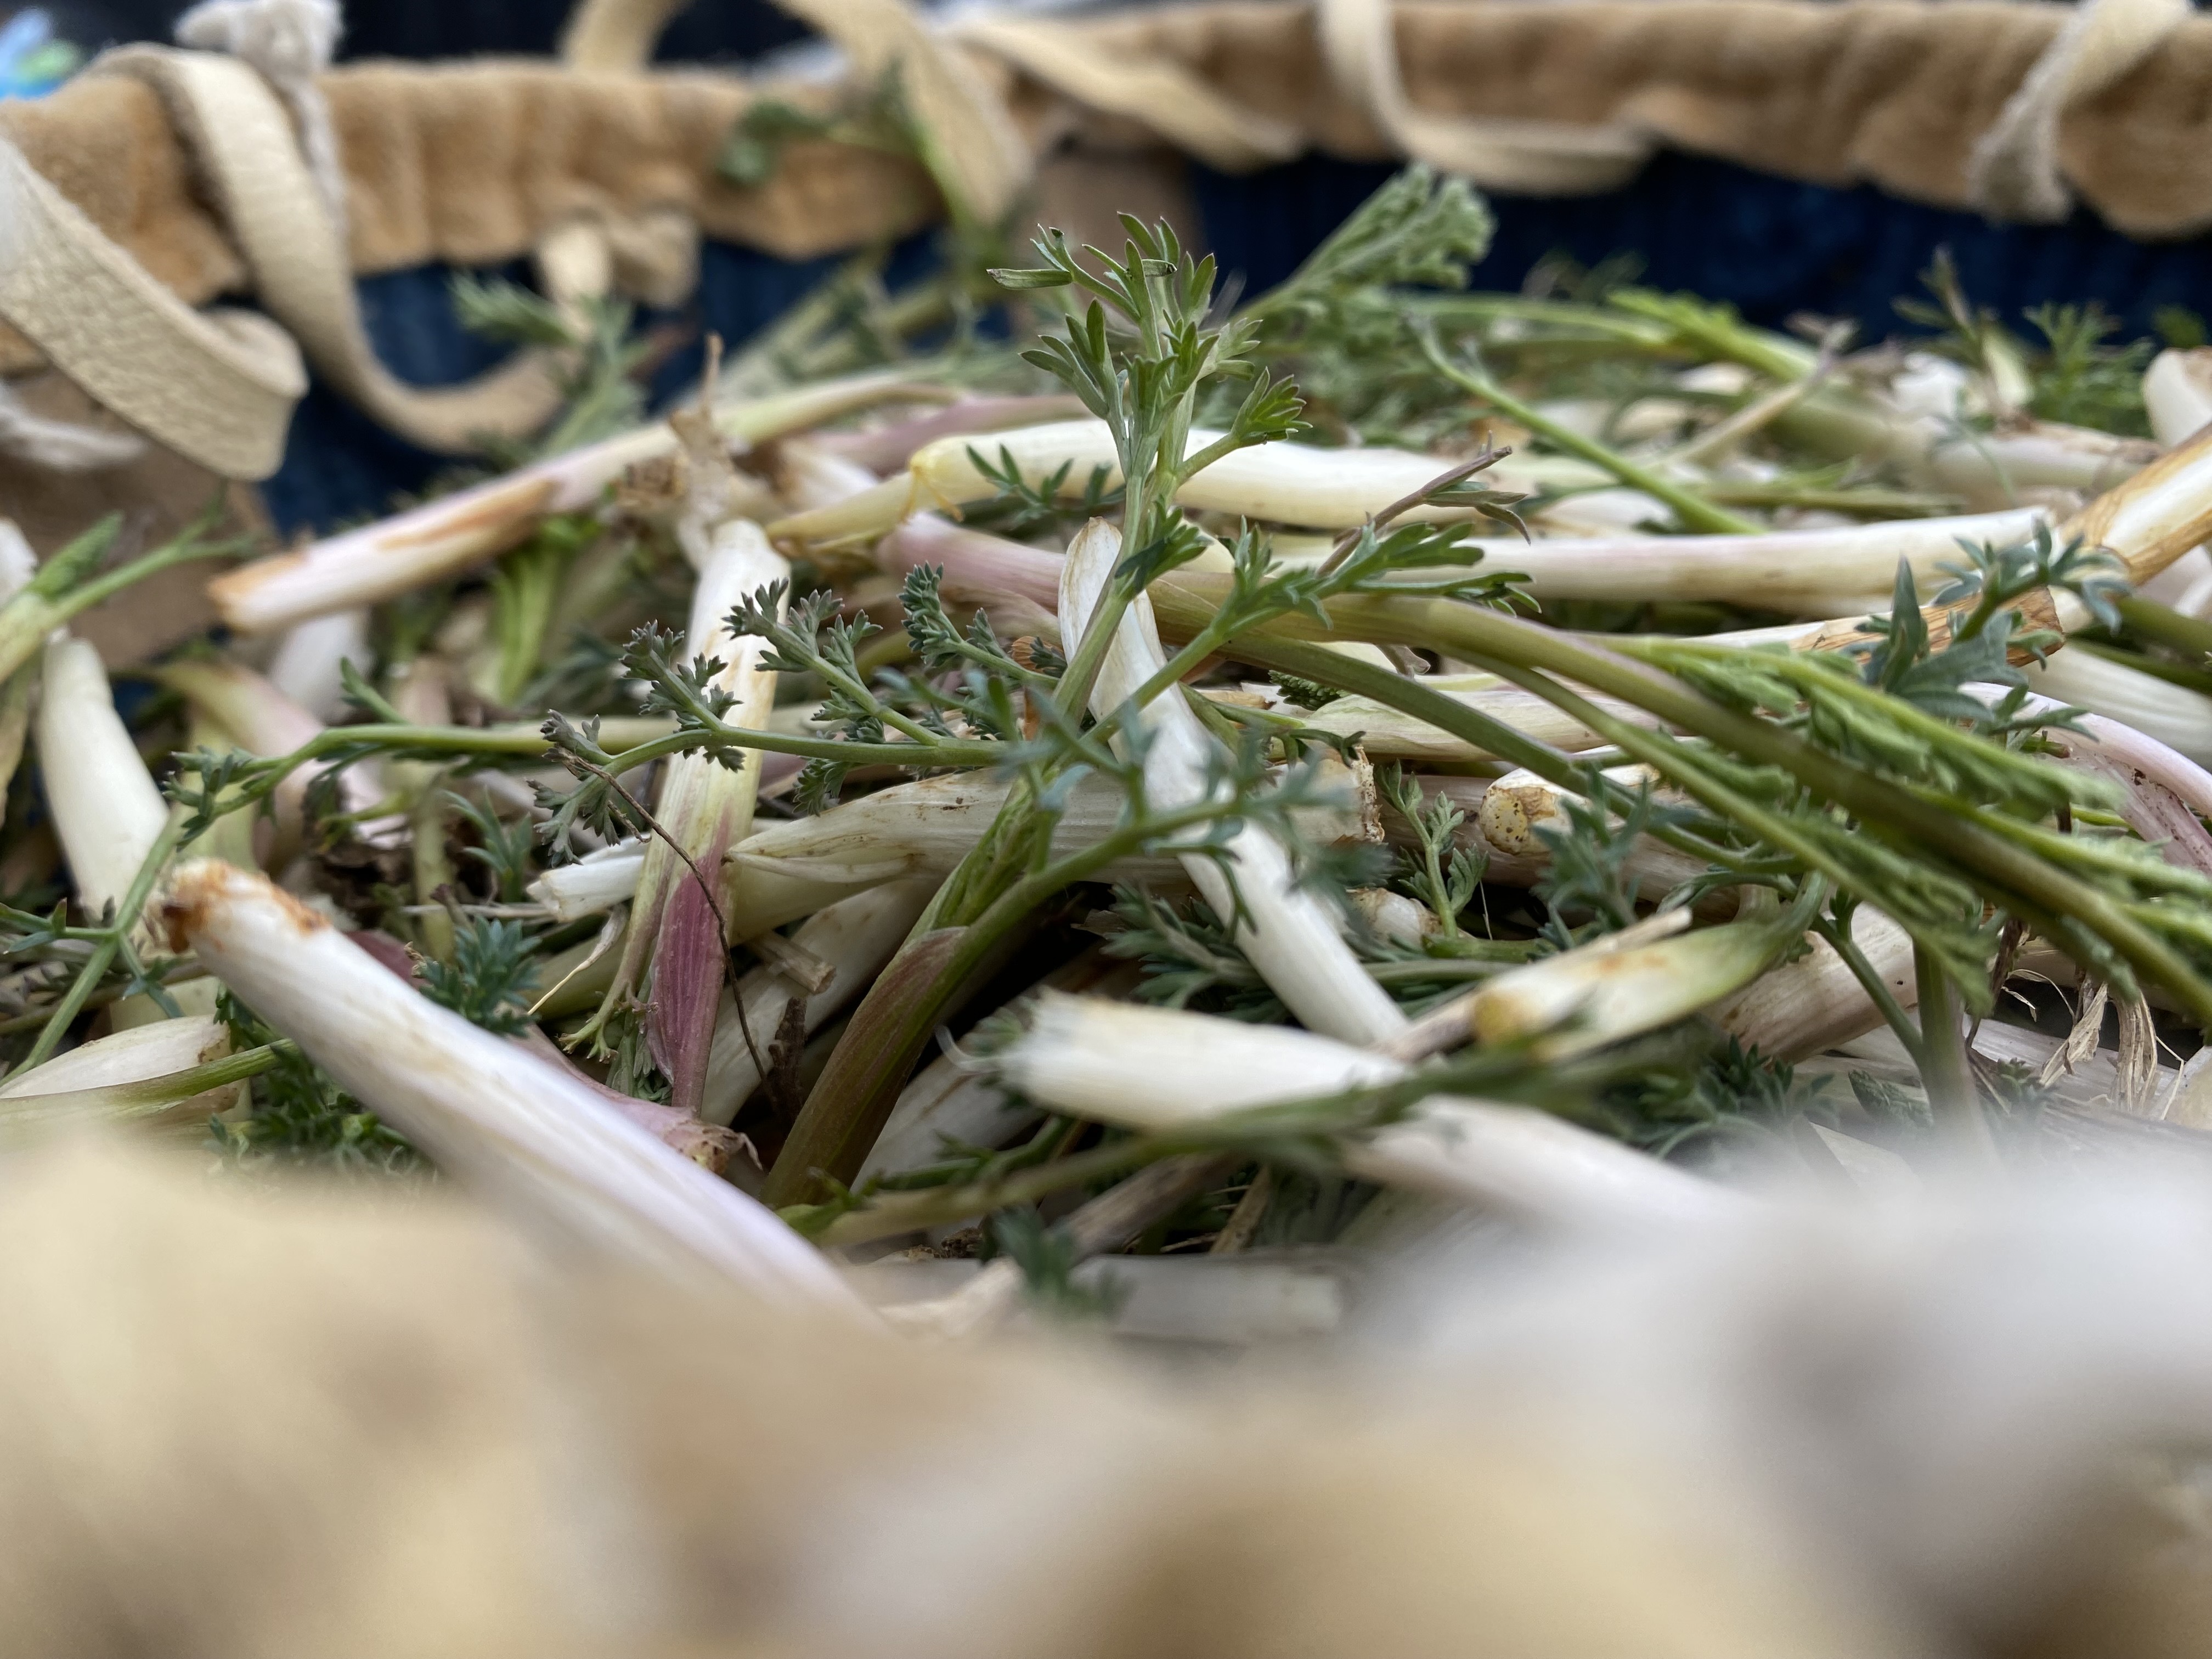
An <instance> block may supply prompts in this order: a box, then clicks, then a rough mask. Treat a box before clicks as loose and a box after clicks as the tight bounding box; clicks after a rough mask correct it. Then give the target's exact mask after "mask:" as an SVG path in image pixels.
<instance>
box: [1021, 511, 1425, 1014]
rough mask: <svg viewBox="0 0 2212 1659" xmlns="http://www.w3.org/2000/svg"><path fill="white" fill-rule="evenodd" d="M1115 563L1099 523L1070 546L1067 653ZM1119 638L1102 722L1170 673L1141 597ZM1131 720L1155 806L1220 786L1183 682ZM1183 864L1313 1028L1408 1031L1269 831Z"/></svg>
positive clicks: (1093, 625)
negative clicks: (1139, 734) (1135, 723)
mask: <svg viewBox="0 0 2212 1659" xmlns="http://www.w3.org/2000/svg"><path fill="white" fill-rule="evenodd" d="M1120 562H1121V536H1120V535H1119V534H1118V533H1117V532H1115V529H1114V527H1113V526H1111V525H1109V524H1107V523H1105V522H1104V521H1103V520H1097V519H1094V520H1091V522H1090V523H1089V524H1087V525H1085V526H1084V527H1083V529H1082V531H1081V532H1079V533H1078V535H1077V536H1076V538H1075V540H1074V541H1073V544H1070V546H1069V547H1068V550H1067V562H1066V568H1065V570H1064V572H1063V574H1062V575H1061V577H1060V629H1061V638H1062V639H1063V641H1066V643H1067V644H1068V645H1069V646H1071V647H1073V646H1075V645H1076V644H1077V643H1078V642H1079V641H1084V640H1085V638H1086V637H1087V635H1088V634H1089V632H1090V630H1091V629H1097V628H1098V627H1100V626H1102V625H1103V621H1102V619H1101V618H1100V617H1099V614H1098V613H1099V611H1100V610H1101V608H1102V606H1101V600H1102V598H1103V594H1104V592H1105V591H1106V588H1107V586H1108V585H1109V582H1110V581H1111V580H1112V577H1113V573H1114V570H1115V567H1116V566H1117V565H1118V564H1119V563H1120ZM1166 665H1167V653H1166V652H1165V651H1164V650H1163V649H1162V648H1161V646H1160V642H1159V635H1158V631H1157V630H1156V629H1154V628H1153V626H1152V605H1151V602H1150V601H1149V600H1148V599H1146V598H1145V596H1144V595H1143V594H1141V593H1140V594H1139V595H1138V596H1137V597H1136V599H1134V601H1133V603H1132V604H1131V605H1129V606H1128V608H1127V610H1125V611H1123V612H1122V613H1121V620H1120V622H1119V623H1118V624H1116V625H1115V639H1114V641H1113V642H1112V645H1111V646H1110V647H1109V650H1108V652H1107V653H1106V655H1105V658H1104V659H1103V663H1102V665H1101V666H1100V670H1099V674H1098V678H1097V684H1096V685H1095V686H1094V688H1093V689H1092V691H1091V706H1092V708H1093V710H1094V711H1095V712H1096V713H1097V714H1098V715H1099V716H1100V717H1101V718H1103V717H1105V716H1107V715H1109V714H1113V713H1115V711H1116V710H1118V709H1120V708H1121V707H1122V705H1123V704H1124V703H1127V702H1134V701H1136V700H1137V699H1138V698H1139V697H1140V696H1143V695H1144V693H1145V692H1146V690H1147V689H1148V688H1149V687H1150V686H1151V685H1152V682H1153V680H1154V679H1155V678H1156V677H1157V676H1158V675H1159V674H1160V672H1161V671H1162V670H1163V669H1164V668H1165V666H1166ZM1137 719H1138V720H1139V723H1140V725H1141V727H1142V736H1143V749H1142V755H1143V767H1144V785H1143V787H1144V791H1145V794H1146V798H1147V799H1149V800H1150V801H1151V802H1152V804H1153V805H1157V806H1176V805H1183V804H1185V803H1186V802H1188V801H1190V800H1192V799H1197V798H1199V797H1200V796H1202V795H1203V794H1205V793H1206V792H1207V791H1208V790H1209V789H1224V788H1226V787H1227V784H1226V781H1225V780H1223V779H1219V778H1218V777H1217V776H1216V775H1214V774H1215V767H1214V763H1213V762H1212V755H1213V753H1214V750H1215V741H1214V739H1213V738H1212V737H1211V736H1210V735H1209V734H1208V733H1207V732H1206V729H1205V728H1204V727H1203V726H1200V724H1199V722H1198V718H1197V716H1196V715H1194V714H1192V712H1191V710H1190V708H1189V705H1188V704H1187V703H1186V702H1184V701H1183V697H1182V689H1181V687H1180V686H1176V685H1170V686H1169V687H1168V688H1167V690H1166V691H1165V692H1164V694H1161V695H1158V696H1154V697H1153V698H1152V701H1151V702H1147V703H1146V704H1144V705H1143V707H1142V708H1140V710H1139V713H1138V715H1137ZM1122 741H1123V742H1124V743H1125V744H1127V743H1129V742H1131V741H1133V736H1130V737H1125V738H1123V739H1122ZM1183 868H1184V870H1185V871H1186V872H1188V875H1189V877H1190V878H1191V881H1192V883H1193V884H1194V885H1195V886H1196V887H1197V889H1198V890H1199V891H1200V893H1201V894H1202V895H1203V896H1205V898H1206V902H1207V904H1209V905H1210V906H1212V909H1213V913H1214V914H1215V915H1218V916H1225V917H1229V918H1231V919H1232V937H1233V938H1234V939H1236V942H1237V945H1238V947H1239V948H1240V949H1241V950H1242V951H1243V952H1244V954H1245V956H1246V957H1248V958H1249V960H1250V962H1251V963H1252V965H1253V966H1254V967H1255V968H1256V969H1259V971H1260V975H1261V977H1262V978H1263V979H1265V980H1266V981H1267V983H1268V984H1269V985H1270V986H1271V987H1273V989H1274V991H1275V994H1277V995H1278V996H1279V997H1281V998H1282V999H1283V1002H1284V1004H1285V1006H1287V1007H1288V1008H1289V1009H1290V1011H1291V1012H1292V1013H1293V1014H1295V1015H1297V1018H1298V1019H1299V1020H1300V1022H1301V1023H1303V1024H1304V1025H1305V1026H1306V1027H1307V1028H1308V1029H1309V1030H1316V1031H1320V1032H1322V1033H1323V1034H1324V1035H1326V1036H1334V1037H1337V1038H1340V1039H1341V1040H1342V1041H1344V1042H1353V1043H1358V1044H1363V1045H1364V1044H1367V1043H1371V1042H1380V1041H1382V1040H1383V1039H1384V1038H1386V1037H1389V1036H1394V1035H1395V1034H1396V1033H1397V1032H1398V1031H1399V1030H1402V1029H1403V1028H1404V1026H1405V1024H1406V1018H1405V1016H1404V1015H1403V1014H1401V1013H1400V1012H1398V1006H1397V1004H1396V1003H1395V1002H1393V1001H1392V1000H1390V998H1389V994H1388V993H1386V992H1385V991H1384V990H1383V987H1381V986H1379V985H1377V984H1376V982H1375V981H1373V980H1372V979H1370V977H1369V976H1368V975H1367V973H1366V972H1365V970H1364V969H1362V968H1361V967H1360V965H1359V962H1358V958H1357V957H1354V956H1353V955H1352V951H1350V949H1349V948H1348V947H1346V945H1345V943H1344V939H1343V935H1342V933H1341V931H1340V924H1339V921H1338V918H1337V917H1335V916H1334V915H1331V914H1330V912H1329V911H1328V909H1327V908H1325V907H1324V905H1323V904H1322V901H1321V900H1320V899H1319V898H1318V897H1317V896H1316V895H1314V894H1313V893H1312V892H1310V891H1308V890H1304V889H1301V888H1300V887H1299V886H1298V885H1297V882H1296V879H1295V877H1294V874H1293V872H1292V870H1291V861H1290V858H1289V855H1288V854H1287V853H1286V852H1285V850H1284V848H1283V847H1282V845H1281V843H1280V842H1277V841H1275V840H1274V839H1273V837H1272V836H1269V835H1268V834H1267V831H1265V830H1264V829H1259V828H1257V827H1256V826H1246V827H1243V828H1241V829H1238V830H1237V831H1236V832H1234V833H1233V834H1232V836H1231V837H1230V839H1229V840H1228V841H1227V842H1225V843H1218V844H1217V845H1216V846H1215V847H1213V848H1210V849H1209V850H1208V851H1206V852H1200V853H1194V854H1188V855H1186V856H1185V858H1184V860H1183Z"/></svg>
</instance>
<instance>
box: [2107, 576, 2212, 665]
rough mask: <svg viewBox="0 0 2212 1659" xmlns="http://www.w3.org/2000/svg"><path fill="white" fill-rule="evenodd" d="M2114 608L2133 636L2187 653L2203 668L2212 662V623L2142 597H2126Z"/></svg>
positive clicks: (2115, 601) (2114, 601) (2136, 595)
mask: <svg viewBox="0 0 2212 1659" xmlns="http://www.w3.org/2000/svg"><path fill="white" fill-rule="evenodd" d="M2112 605H2113V608H2114V609H2115V610H2117V611H2118V612H2119V613H2120V620H2121V621H2122V622H2124V623H2126V624H2127V625H2128V631H2129V632H2130V633H2132V634H2135V635H2138V636H2140V637H2141V638H2143V639H2146V640H2148V641H2151V642H2152V643H2153V644H2154V645H2163V646H2167V647H2171V648H2172V649H2173V650H2176V651H2181V652H2185V653H2187V654H2188V655H2189V656H2190V657H2191V658H2192V659H2195V660H2196V662H2197V665H2200V666H2201V665H2202V664H2203V661H2204V660H2205V659H2207V658H2212V623H2209V622H2206V621H2204V620H2203V618H2201V617H2190V616H2185V615H2183V614H2182V613H2181V612H2180V611H2176V610H2173V609H2172V608H2171V607H2170V606H2167V605H2160V604H2159V603H2158V601H2157V600H2155V599H2145V598H2143V597H2142V594H2140V593H2129V594H2124V595H2123V596H2122V597H2120V598H2118V599H2114V600H2113V601H2112Z"/></svg>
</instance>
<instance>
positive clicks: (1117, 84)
mask: <svg viewBox="0 0 2212 1659" xmlns="http://www.w3.org/2000/svg"><path fill="white" fill-rule="evenodd" d="M951 39H952V40H956V41H957V42H958V43H959V44H960V45H962V46H968V47H970V48H972V49H974V50H975V51H978V52H988V53H989V54H990V55H991V56H993V57H994V58H1000V59H1002V60H1004V61H1005V62H1006V63H1008V64H1012V65H1013V66H1014V67H1015V68H1016V69H1018V70H1021V71H1022V72H1023V73H1024V75H1027V76H1030V78H1031V79H1033V80H1036V81H1037V82H1042V84H1043V85H1045V86H1048V87H1049V88H1052V89H1053V90H1054V92H1056V93H1059V94H1060V95H1061V96H1062V97H1064V98H1068V99H1072V100H1074V101H1075V102H1076V103H1077V104H1079V105H1081V106H1085V108H1089V109H1094V110H1098V111H1102V112H1105V113H1107V114H1110V115H1121V116H1126V117H1127V118H1129V119H1131V120H1133V121H1138V122H1140V123H1142V124H1143V125H1146V126H1147V127H1149V128H1151V129H1152V131H1154V132H1156V133H1158V135H1159V136H1160V137H1162V138H1164V139H1165V140H1167V142H1168V143H1170V144H1173V145H1174V146H1175V147H1176V149H1180V150H1182V151H1183V152H1184V153H1185V154H1186V155H1194V156H1196V157H1198V159H1199V160H1200V161H1204V162H1206V163H1207V164H1208V165H1209V166H1212V167H1220V168H1222V169H1224V170H1225V171H1227V172H1231V173H1243V172H1246V171H1249V169H1251V168H1254V167H1265V166H1267V164H1269V163H1270V162H1273V161H1289V160H1290V159H1291V157H1292V156H1294V155H1297V153H1298V152H1299V151H1300V150H1302V149H1304V148H1305V135H1304V133H1303V132H1301V131H1299V130H1298V129H1297V127H1296V126H1294V125H1291V123H1290V122H1288V121H1279V120H1276V119H1275V118H1273V117H1272V116H1267V115H1262V114H1261V113H1260V112H1258V111H1257V110H1254V109H1249V108H1247V107H1245V106H1243V105H1242V104H1238V103H1236V102H1234V101H1233V100H1231V99H1229V98H1227V97H1225V96H1224V95H1223V94H1221V93H1220V92H1219V91H1218V90H1217V89H1216V88H1214V87H1212V86H1211V85H1209V84H1208V83H1207V82H1206V81H1204V80H1203V79H1201V78H1200V76H1196V75H1194V74H1193V73H1192V72H1191V71H1190V70H1188V69H1186V68H1184V67H1183V65H1182V64H1178V63H1176V62H1175V61H1174V60H1173V59H1172V58H1158V57H1153V58H1139V57H1133V56H1130V55H1127V54H1124V53H1119V52H1099V51H1097V50H1096V49H1095V48H1093V47H1091V46H1088V45H1086V43H1085V41H1084V40H1082V39H1081V37H1079V36H1078V35H1075V34H1072V33H1069V32H1068V30H1067V29H1066V27H1062V26H1060V25H1058V24H1055V23H1052V22H1049V21H1040V20H1035V19H1028V18H1018V17H978V18H975V19H972V20H969V21H964V22H961V23H957V24H955V25H954V26H953V27H952V28H951Z"/></svg>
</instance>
